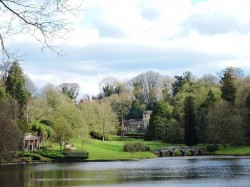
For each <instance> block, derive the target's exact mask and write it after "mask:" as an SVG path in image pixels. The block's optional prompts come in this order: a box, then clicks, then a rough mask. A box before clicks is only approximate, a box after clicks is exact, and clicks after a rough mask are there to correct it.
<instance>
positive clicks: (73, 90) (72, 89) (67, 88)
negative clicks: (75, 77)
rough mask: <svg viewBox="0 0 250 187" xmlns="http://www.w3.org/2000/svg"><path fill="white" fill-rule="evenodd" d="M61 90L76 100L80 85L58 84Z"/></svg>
mask: <svg viewBox="0 0 250 187" xmlns="http://www.w3.org/2000/svg"><path fill="white" fill-rule="evenodd" d="M58 88H59V90H60V92H62V93H63V94H65V95H67V96H68V97H69V98H70V99H71V100H72V101H76V98H77V96H78V95H79V90H80V86H79V84H77V83H62V84H60V85H59V86H58Z"/></svg>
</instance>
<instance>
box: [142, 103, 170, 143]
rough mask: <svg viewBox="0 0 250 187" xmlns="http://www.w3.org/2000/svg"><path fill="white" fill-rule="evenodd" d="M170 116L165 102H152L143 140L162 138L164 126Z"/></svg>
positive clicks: (164, 134)
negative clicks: (152, 105)
mask: <svg viewBox="0 0 250 187" xmlns="http://www.w3.org/2000/svg"><path fill="white" fill-rule="evenodd" d="M170 118H171V113H170V111H169V109H168V105H167V103H165V102H164V101H159V102H156V103H155V104H154V107H153V110H152V114H151V117H150V120H149V126H148V130H147V133H146V135H145V140H163V139H164V138H165V136H166V126H167V123H168V121H169V120H170Z"/></svg>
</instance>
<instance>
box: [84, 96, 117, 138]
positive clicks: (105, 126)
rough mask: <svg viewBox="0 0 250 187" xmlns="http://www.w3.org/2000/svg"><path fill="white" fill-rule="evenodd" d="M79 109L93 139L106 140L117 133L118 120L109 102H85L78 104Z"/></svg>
mask: <svg viewBox="0 0 250 187" xmlns="http://www.w3.org/2000/svg"><path fill="white" fill-rule="evenodd" d="M80 109H81V111H82V115H83V116H84V119H85V122H86V124H87V126H88V128H89V131H90V134H91V135H92V136H94V138H98V139H102V140H107V139H109V138H110V136H112V135H115V134H116V133H117V126H118V124H119V123H118V118H117V115H116V113H115V112H114V111H113V109H112V107H111V104H110V101H109V100H102V101H101V102H97V101H95V100H93V101H89V100H85V101H83V102H82V103H81V104H80Z"/></svg>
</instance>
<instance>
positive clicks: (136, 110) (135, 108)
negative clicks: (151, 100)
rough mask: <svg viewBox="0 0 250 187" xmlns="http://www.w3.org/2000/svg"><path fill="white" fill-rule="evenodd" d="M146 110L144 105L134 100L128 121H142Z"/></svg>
mask: <svg viewBox="0 0 250 187" xmlns="http://www.w3.org/2000/svg"><path fill="white" fill-rule="evenodd" d="M144 110H145V107H144V105H140V103H139V101H138V100H134V101H133V103H132V106H131V108H130V110H129V113H128V116H127V118H128V119H142V117H143V112H144Z"/></svg>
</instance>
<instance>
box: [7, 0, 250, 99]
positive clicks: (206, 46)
mask: <svg viewBox="0 0 250 187" xmlns="http://www.w3.org/2000/svg"><path fill="white" fill-rule="evenodd" d="M83 9H84V10H83V11H82V13H81V14H80V15H79V16H78V17H72V18H71V17H70V19H71V22H72V26H73V29H74V30H73V31H71V32H70V33H69V36H68V37H67V39H66V40H62V41H59V42H58V47H60V48H61V49H62V50H63V54H64V55H63V56H57V55H56V54H54V53H52V52H49V51H41V44H39V43H38V42H36V41H35V40H32V38H27V37H26V38H24V39H22V38H19V39H18V40H15V41H13V42H12V44H11V45H12V46H14V47H15V48H18V49H20V51H21V52H25V53H27V56H26V58H25V60H23V61H20V64H21V67H22V68H23V71H24V73H25V74H27V75H28V76H29V77H30V78H31V80H32V81H33V82H34V83H35V85H36V86H37V87H38V88H41V87H42V86H44V85H46V84H48V83H52V84H54V85H59V84H61V83H63V82H68V83H70V82H75V83H78V84H79V85H80V88H81V94H89V95H95V94H97V93H99V92H100V88H99V82H100V81H102V79H103V78H105V77H116V78H118V79H119V80H120V81H126V80H129V79H131V78H133V77H135V76H136V75H138V74H140V73H143V72H147V71H155V72H159V73H160V74H162V75H166V76H174V75H182V73H183V72H185V71H191V72H192V73H193V74H194V75H196V76H198V77H201V76H202V75H204V74H213V75H216V73H217V72H219V71H221V70H222V69H224V68H226V67H229V66H232V67H239V68H241V69H243V70H244V74H245V75H249V74H250V14H249V10H250V1H249V0H84V1H83Z"/></svg>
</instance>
